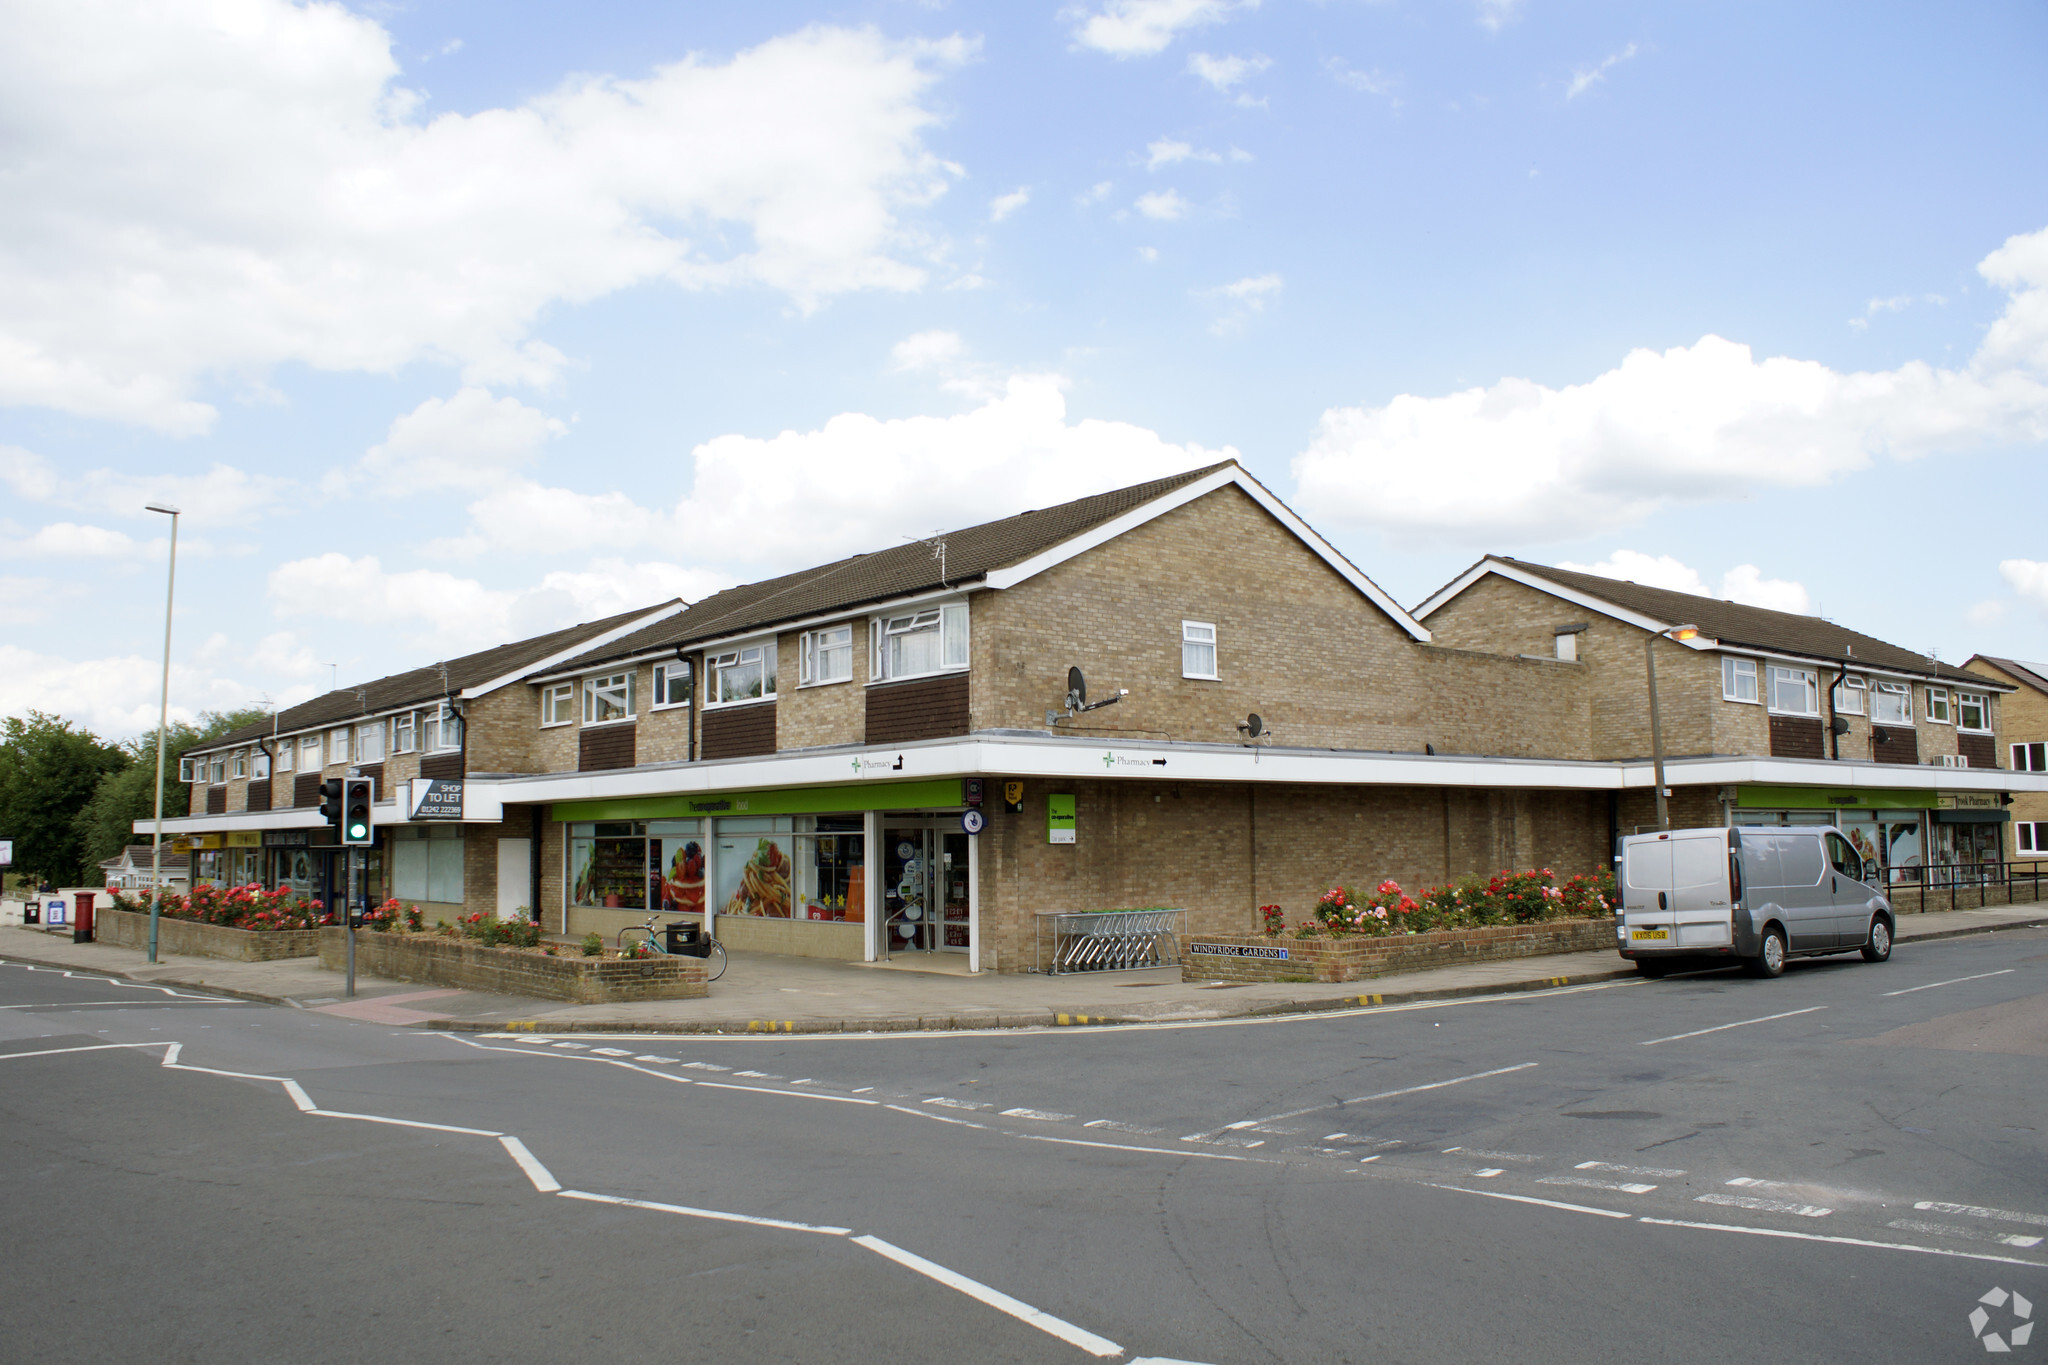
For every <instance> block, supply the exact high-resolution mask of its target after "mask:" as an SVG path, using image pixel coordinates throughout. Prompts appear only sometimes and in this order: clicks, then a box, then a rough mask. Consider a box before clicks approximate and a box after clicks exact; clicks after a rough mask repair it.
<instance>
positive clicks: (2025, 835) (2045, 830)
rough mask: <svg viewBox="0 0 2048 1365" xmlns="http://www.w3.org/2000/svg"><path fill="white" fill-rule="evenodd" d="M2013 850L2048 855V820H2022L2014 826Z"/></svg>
mask: <svg viewBox="0 0 2048 1365" xmlns="http://www.w3.org/2000/svg"><path fill="white" fill-rule="evenodd" d="M2012 851H2013V852H2015V853H2032V854H2034V855H2036V856H2042V855H2048V820H2020V821H2016V822H2014V824H2013V827H2012Z"/></svg>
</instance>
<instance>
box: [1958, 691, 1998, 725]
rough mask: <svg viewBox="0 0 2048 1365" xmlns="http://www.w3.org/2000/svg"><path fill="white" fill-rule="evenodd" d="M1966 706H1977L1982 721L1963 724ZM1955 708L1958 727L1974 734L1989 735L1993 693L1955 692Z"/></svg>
mask: <svg viewBox="0 0 2048 1365" xmlns="http://www.w3.org/2000/svg"><path fill="white" fill-rule="evenodd" d="M1966 706H1974V707H1976V708H1977V719H1978V720H1979V721H1980V722H1981V723H1980V724H1977V725H1965V724H1963V708H1964V707H1966ZM1955 708H1956V729H1958V730H1964V731H1967V732H1969V733H1970V734H1973V735H1988V734H1990V733H1991V694H1990V693H1989V692H1958V693H1956V694H1955Z"/></svg>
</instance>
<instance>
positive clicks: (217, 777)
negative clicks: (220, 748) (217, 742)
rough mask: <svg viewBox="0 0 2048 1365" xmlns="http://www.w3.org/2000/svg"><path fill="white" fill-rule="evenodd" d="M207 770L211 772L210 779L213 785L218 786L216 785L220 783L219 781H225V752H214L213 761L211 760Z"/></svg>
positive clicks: (226, 761)
mask: <svg viewBox="0 0 2048 1365" xmlns="http://www.w3.org/2000/svg"><path fill="white" fill-rule="evenodd" d="M209 771H210V772H211V774H212V780H213V785H214V786H216V787H218V786H219V785H220V784H221V783H223V782H225V781H227V780H228V760H227V756H226V755H225V754H215V755H214V756H213V762H212V764H211V765H209Z"/></svg>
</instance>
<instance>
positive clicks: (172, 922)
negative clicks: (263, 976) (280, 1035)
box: [93, 907, 320, 962]
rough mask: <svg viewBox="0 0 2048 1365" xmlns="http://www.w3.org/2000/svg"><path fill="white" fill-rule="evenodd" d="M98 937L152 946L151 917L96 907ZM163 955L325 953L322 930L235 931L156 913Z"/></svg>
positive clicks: (263, 958) (233, 958)
mask: <svg viewBox="0 0 2048 1365" xmlns="http://www.w3.org/2000/svg"><path fill="white" fill-rule="evenodd" d="M93 937H94V938H95V939H97V940H98V941H99V942H101V943H111V944H113V945H114V946H115V947H117V948H143V949H147V948H148V947H149V916H148V915H144V914H137V913H136V912H134V911H133V910H109V909H103V908H99V907H95V908H94V910H93ZM156 946H157V951H158V952H160V953H176V954H178V955H179V956H182V957H217V958H221V959H223V960H225V961H228V962H275V961H277V960H278V959H280V958H286V957H312V956H313V955H314V954H315V953H318V952H319V951H320V931H319V930H318V929H229V928H227V927H225V926H224V925H219V924H201V923H200V922H199V921H197V920H189V919H172V918H171V917H170V916H169V915H158V916H157V917H156Z"/></svg>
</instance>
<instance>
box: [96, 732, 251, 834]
mask: <svg viewBox="0 0 2048 1365" xmlns="http://www.w3.org/2000/svg"><path fill="white" fill-rule="evenodd" d="M267 714H269V713H268V712H266V711H264V710H262V709H261V708H259V707H246V708H244V709H242V710H239V711H201V712H200V713H199V723H198V724H197V725H188V724H186V723H185V722H184V721H173V722H171V726H170V728H169V729H168V730H167V731H165V740H166V742H165V744H164V818H165V819H166V820H168V819H170V818H171V817H172V816H176V815H184V814H186V813H187V809H188V804H189V800H188V798H189V797H190V795H191V791H192V789H191V788H190V787H189V786H187V785H186V784H185V783H183V782H180V781H179V780H178V760H179V759H180V758H181V757H183V756H184V753H185V751H186V750H187V749H190V748H191V747H192V746H193V745H195V744H202V743H204V742H205V741H207V740H210V739H216V738H218V737H219V736H221V735H224V734H226V733H227V732H228V731H230V730H239V729H241V728H242V727H243V726H245V725H251V724H254V723H255V722H257V721H259V720H262V719H263V718H264V717H265V716H266V715H267ZM121 747H122V749H123V751H124V753H125V754H126V756H127V759H128V766H126V767H125V768H122V769H121V770H120V771H119V772H112V773H108V774H107V775H106V776H104V777H102V778H101V779H100V780H99V785H98V786H97V787H95V788H94V789H93V794H92V798H91V799H90V800H88V801H87V802H86V803H85V805H84V806H82V807H81V808H80V809H79V811H78V814H77V815H76V816H75V817H74V818H73V824H74V826H75V828H76V830H77V834H78V838H79V840H80V843H81V845H82V846H83V848H84V857H85V862H86V863H87V864H88V865H94V864H98V863H99V862H101V861H103V860H105V859H107V858H117V857H119V856H120V854H121V850H122V848H123V847H125V846H126V845H128V844H132V843H135V842H137V841H138V839H139V838H140V839H141V841H142V842H145V843H146V842H148V840H147V838H145V837H142V836H138V835H136V834H135V833H134V829H135V822H136V821H137V820H147V819H149V818H150V817H151V816H153V815H155V814H156V800H155V797H154V796H153V795H152V792H151V789H152V788H153V787H154V785H155V782H156V731H155V730H150V731H147V732H145V733H144V734H143V735H142V736H141V737H140V738H137V739H133V740H130V741H129V742H128V743H126V744H124V745H122V746H121Z"/></svg>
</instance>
